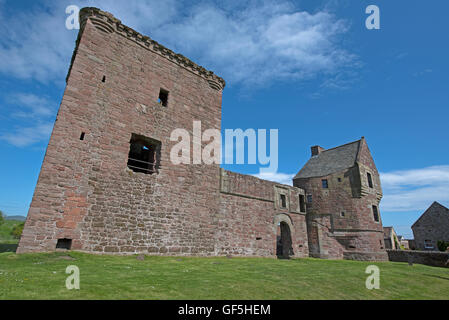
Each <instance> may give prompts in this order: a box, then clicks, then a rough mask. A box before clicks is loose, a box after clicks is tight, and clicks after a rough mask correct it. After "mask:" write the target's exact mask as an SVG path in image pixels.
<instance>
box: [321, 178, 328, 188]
mask: <svg viewBox="0 0 449 320" xmlns="http://www.w3.org/2000/svg"><path fill="white" fill-rule="evenodd" d="M321 184H322V185H323V189H327V188H329V184H328V183H327V180H326V179H323V180H321Z"/></svg>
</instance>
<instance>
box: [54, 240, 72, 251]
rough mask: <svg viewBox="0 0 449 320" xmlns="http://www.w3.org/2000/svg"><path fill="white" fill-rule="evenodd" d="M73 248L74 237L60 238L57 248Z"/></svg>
mask: <svg viewBox="0 0 449 320" xmlns="http://www.w3.org/2000/svg"><path fill="white" fill-rule="evenodd" d="M71 248H72V239H58V242H57V243H56V249H63V250H70V249H71Z"/></svg>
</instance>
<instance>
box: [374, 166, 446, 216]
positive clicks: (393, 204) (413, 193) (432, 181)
mask: <svg viewBox="0 0 449 320" xmlns="http://www.w3.org/2000/svg"><path fill="white" fill-rule="evenodd" d="M380 176H381V182H382V187H383V193H384V197H383V199H382V201H381V208H382V210H383V211H387V212H400V211H423V210H425V209H427V208H428V207H429V206H430V205H431V204H432V203H433V202H434V201H438V202H442V203H445V202H446V203H447V202H449V165H444V166H432V167H427V168H422V169H412V170H403V171H394V172H389V173H381V175H380Z"/></svg>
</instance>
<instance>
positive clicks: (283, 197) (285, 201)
mask: <svg viewBox="0 0 449 320" xmlns="http://www.w3.org/2000/svg"><path fill="white" fill-rule="evenodd" d="M281 207H282V208H287V198H286V197H285V194H281Z"/></svg>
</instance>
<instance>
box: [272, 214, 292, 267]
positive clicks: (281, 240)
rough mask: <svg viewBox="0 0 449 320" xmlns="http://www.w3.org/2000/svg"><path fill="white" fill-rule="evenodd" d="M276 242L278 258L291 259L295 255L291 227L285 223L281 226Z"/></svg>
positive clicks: (282, 222)
mask: <svg viewBox="0 0 449 320" xmlns="http://www.w3.org/2000/svg"><path fill="white" fill-rule="evenodd" d="M276 240H277V242H276V256H277V257H278V258H279V259H290V257H291V256H292V255H293V248H292V236H291V231H290V227H289V226H288V224H287V223H286V222H284V221H281V223H280V224H279V228H278V234H277V237H276Z"/></svg>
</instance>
